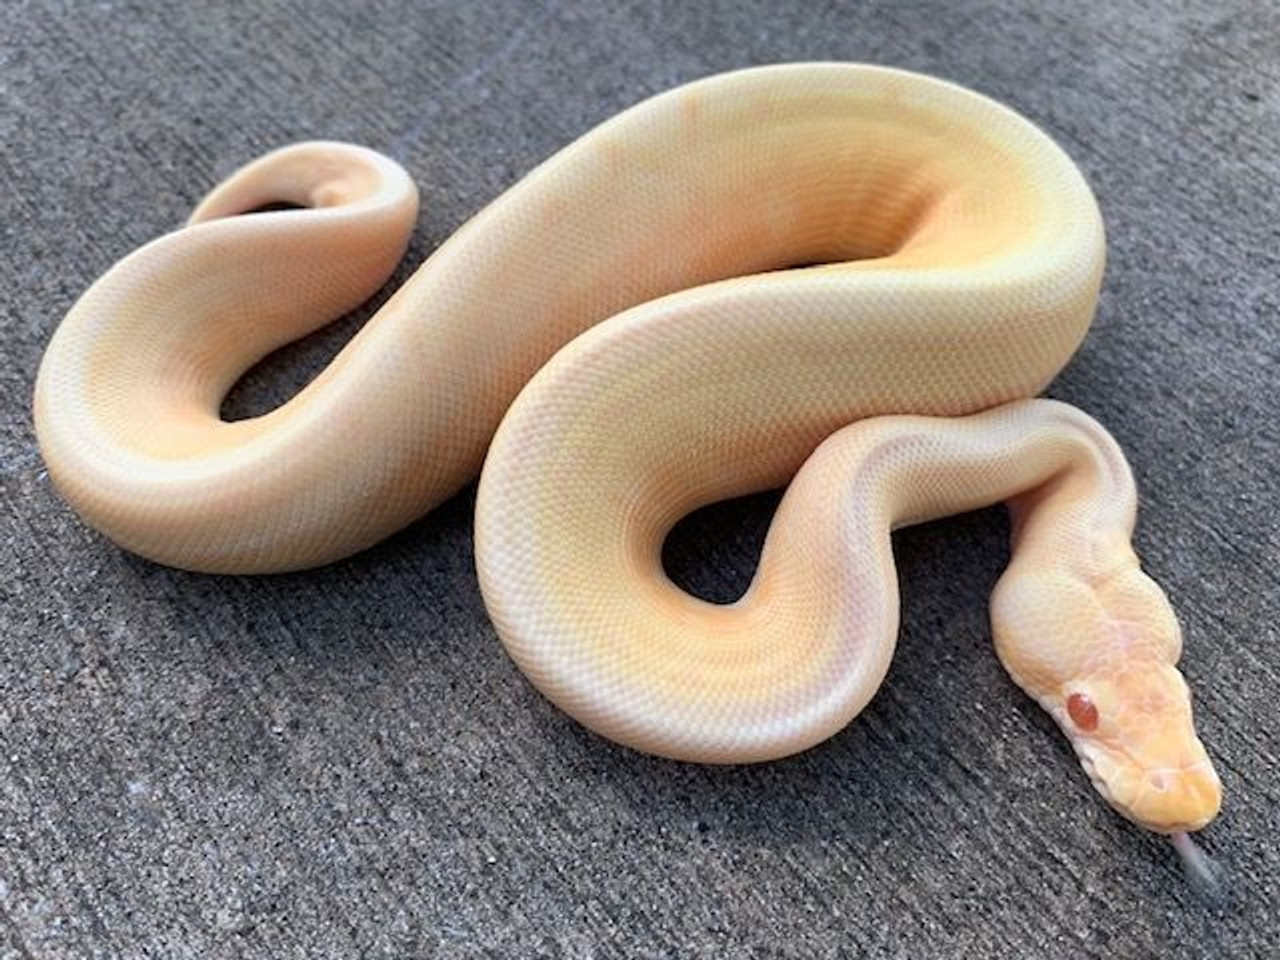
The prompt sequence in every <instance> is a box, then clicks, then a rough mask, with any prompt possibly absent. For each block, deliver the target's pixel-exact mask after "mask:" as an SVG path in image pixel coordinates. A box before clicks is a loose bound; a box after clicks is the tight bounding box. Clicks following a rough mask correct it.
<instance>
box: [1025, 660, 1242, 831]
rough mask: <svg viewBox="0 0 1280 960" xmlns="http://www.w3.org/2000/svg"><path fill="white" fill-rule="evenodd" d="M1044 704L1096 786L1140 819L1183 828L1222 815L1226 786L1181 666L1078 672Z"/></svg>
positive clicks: (1151, 825)
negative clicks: (1199, 727) (1202, 734)
mask: <svg viewBox="0 0 1280 960" xmlns="http://www.w3.org/2000/svg"><path fill="white" fill-rule="evenodd" d="M1046 706H1048V708H1049V712H1050V713H1052V714H1053V716H1054V718H1055V719H1056V720H1057V721H1058V724H1059V725H1060V726H1061V727H1062V729H1063V731H1064V732H1065V733H1066V734H1067V736H1068V737H1069V738H1070V740H1071V743H1072V746H1074V747H1075V751H1076V754H1077V756H1079V758H1080V762H1081V764H1082V765H1083V767H1084V769H1085V772H1086V773H1087V774H1088V775H1089V779H1090V780H1092V781H1093V785H1094V786H1095V787H1096V788H1097V790H1098V792H1099V793H1101V794H1102V796H1103V797H1104V798H1105V799H1106V800H1107V802H1108V803H1110V804H1111V805H1112V806H1113V807H1115V808H1116V810H1118V811H1119V812H1120V813H1122V814H1123V815H1124V816H1126V817H1128V818H1129V819H1130V820H1132V821H1133V822H1134V823H1136V824H1138V825H1139V826H1142V827H1145V828H1147V829H1148V830H1154V831H1156V832H1159V833H1179V832H1183V831H1190V830H1199V829H1200V828H1201V827H1203V826H1204V825H1205V824H1207V823H1208V822H1209V821H1210V820H1212V819H1213V818H1214V817H1215V816H1217V813H1218V808H1219V807H1220V806H1221V803H1222V787H1221V784H1220V783H1219V781H1218V775H1217V773H1216V772H1215V771H1214V769H1213V763H1212V762H1211V761H1210V760H1209V756H1208V754H1207V753H1206V752H1205V749H1204V745H1203V744H1201V742H1200V740H1199V738H1198V737H1197V736H1196V732H1195V727H1194V725H1193V723H1192V719H1191V693H1190V690H1189V689H1188V688H1187V683H1186V681H1185V680H1184V679H1183V677H1182V674H1181V673H1179V672H1178V670H1177V669H1176V668H1175V667H1173V666H1171V665H1169V664H1166V663H1157V662H1152V661H1138V662H1137V663H1134V664H1131V665H1127V666H1125V667H1124V668H1123V669H1120V670H1116V671H1110V672H1108V673H1107V674H1105V675H1097V676H1090V677H1084V678H1081V679H1078V680H1073V681H1070V682H1068V683H1066V684H1064V685H1063V686H1062V689H1061V690H1060V693H1059V696H1058V697H1057V699H1056V702H1052V703H1049V704H1046Z"/></svg>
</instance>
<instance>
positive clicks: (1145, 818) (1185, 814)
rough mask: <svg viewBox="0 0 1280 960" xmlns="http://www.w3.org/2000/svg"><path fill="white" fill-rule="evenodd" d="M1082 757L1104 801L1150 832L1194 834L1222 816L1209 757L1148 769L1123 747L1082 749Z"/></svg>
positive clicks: (1082, 761) (1219, 784)
mask: <svg viewBox="0 0 1280 960" xmlns="http://www.w3.org/2000/svg"><path fill="white" fill-rule="evenodd" d="M1077 753H1078V755H1079V757H1080V764H1081V766H1082V767H1083V768H1084V771H1085V773H1086V774H1088V776H1089V780H1090V781H1091V782H1092V783H1093V786H1094V789H1096V790H1097V791H1098V793H1099V794H1101V795H1102V798H1103V799H1104V800H1106V801H1107V803H1109V804H1110V805H1111V806H1112V807H1113V808H1114V809H1115V810H1117V811H1118V812H1119V813H1120V814H1122V815H1123V816H1124V817H1125V818H1126V819H1128V820H1130V821H1132V822H1133V823H1135V824H1137V825H1138V826H1140V827H1143V828H1144V829H1146V830H1151V831H1153V832H1155V833H1167V834H1174V833H1190V832H1193V831H1196V830H1199V829H1201V828H1203V827H1204V826H1205V825H1206V824H1207V823H1208V822H1209V821H1210V820H1212V819H1213V818H1214V817H1215V816H1217V814H1218V810H1219V807H1220V806H1221V802H1222V786H1221V783H1220V782H1219V780H1218V775H1217V773H1216V772H1215V771H1214V769H1213V764H1212V763H1211V762H1210V761H1209V759H1208V758H1207V757H1204V758H1202V759H1199V760H1195V761H1193V762H1191V763H1188V764H1185V765H1183V766H1165V767H1149V766H1146V765H1144V764H1142V763H1140V762H1138V761H1137V760H1135V759H1134V758H1133V757H1132V755H1130V754H1129V753H1128V752H1126V751H1124V750H1122V749H1118V748H1106V749H1104V748H1101V747H1096V748H1095V749H1089V747H1088V746H1084V745H1081V746H1078V747H1077ZM1113 753H1114V754H1115V755H1116V756H1113Z"/></svg>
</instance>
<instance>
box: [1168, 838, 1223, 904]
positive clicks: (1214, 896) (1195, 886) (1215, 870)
mask: <svg viewBox="0 0 1280 960" xmlns="http://www.w3.org/2000/svg"><path fill="white" fill-rule="evenodd" d="M1169 839H1170V840H1171V841H1172V842H1173V849H1174V850H1176V851H1178V857H1179V858H1180V859H1181V860H1182V872H1183V875H1184V876H1185V877H1186V878H1187V883H1188V884H1189V885H1190V887H1191V889H1192V890H1194V891H1195V892H1196V894H1197V895H1198V896H1199V897H1200V898H1201V899H1202V900H1204V901H1205V902H1206V903H1207V904H1208V905H1209V906H1210V907H1212V908H1213V909H1214V910H1215V911H1217V912H1222V911H1223V910H1224V909H1225V908H1226V906H1227V893H1228V890H1227V880H1226V874H1225V873H1224V871H1223V869H1222V868H1221V867H1220V866H1218V864H1217V863H1215V862H1214V860H1213V858H1212V857H1210V856H1209V855H1208V854H1207V853H1205V852H1204V850H1203V848H1201V846H1200V845H1199V844H1198V843H1196V842H1195V841H1194V840H1193V839H1191V835H1190V834H1189V833H1187V832H1186V831H1185V830H1184V831H1179V832H1178V833H1172V834H1170V835H1169Z"/></svg>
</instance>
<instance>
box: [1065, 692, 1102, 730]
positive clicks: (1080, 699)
mask: <svg viewBox="0 0 1280 960" xmlns="http://www.w3.org/2000/svg"><path fill="white" fill-rule="evenodd" d="M1067 713H1068V714H1069V715H1070V716H1071V722H1072V723H1074V724H1075V725H1076V726H1077V727H1079V728H1080V729H1081V730H1083V731H1084V732H1085V733H1089V732H1091V731H1093V730H1096V729H1098V708H1097V707H1095V706H1094V705H1093V701H1092V700H1090V699H1089V695H1088V694H1085V693H1073V694H1072V695H1071V696H1069V697H1067Z"/></svg>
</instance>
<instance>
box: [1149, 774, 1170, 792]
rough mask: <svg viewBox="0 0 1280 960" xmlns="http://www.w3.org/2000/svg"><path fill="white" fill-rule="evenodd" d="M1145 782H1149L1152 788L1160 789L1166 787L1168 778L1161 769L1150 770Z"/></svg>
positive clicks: (1162, 789)
mask: <svg viewBox="0 0 1280 960" xmlns="http://www.w3.org/2000/svg"><path fill="white" fill-rule="evenodd" d="M1147 782H1148V783H1150V784H1151V786H1152V787H1153V788H1154V789H1156V790H1160V791H1164V790H1166V789H1168V786H1169V778H1168V777H1166V776H1165V774H1164V771H1163V770H1152V771H1151V772H1150V773H1149V774H1147Z"/></svg>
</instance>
